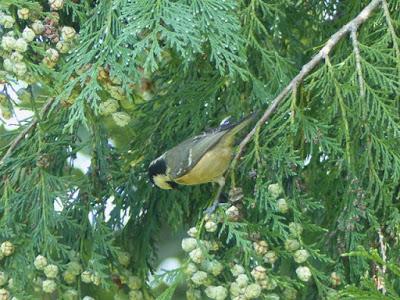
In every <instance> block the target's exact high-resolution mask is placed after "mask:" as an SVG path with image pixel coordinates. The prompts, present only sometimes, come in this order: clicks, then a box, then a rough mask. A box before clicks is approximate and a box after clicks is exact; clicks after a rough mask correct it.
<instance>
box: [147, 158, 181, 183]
mask: <svg viewBox="0 0 400 300" xmlns="http://www.w3.org/2000/svg"><path fill="white" fill-rule="evenodd" d="M149 178H150V181H151V182H152V183H154V184H155V185H156V186H158V187H159V188H160V189H163V190H171V189H174V188H176V187H177V183H176V182H174V181H172V180H171V178H170V177H169V176H168V175H167V163H166V161H165V158H164V157H162V156H161V157H159V158H157V159H155V160H153V161H152V162H151V163H150V165H149Z"/></svg>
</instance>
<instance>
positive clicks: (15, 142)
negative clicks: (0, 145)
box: [0, 98, 54, 166]
mask: <svg viewBox="0 0 400 300" xmlns="http://www.w3.org/2000/svg"><path fill="white" fill-rule="evenodd" d="M53 102H54V98H50V99H49V100H48V101H47V102H46V103H45V105H44V106H43V107H42V109H41V111H40V113H39V115H38V116H36V117H34V118H33V120H32V122H31V123H30V124H29V125H28V126H27V127H26V128H25V129H24V130H22V131H21V132H20V134H18V136H17V137H16V138H15V139H14V140H13V141H12V143H11V144H10V147H8V150H7V152H6V154H4V156H3V157H2V158H1V160H0V166H2V165H3V164H4V162H5V161H6V159H7V158H8V157H9V156H11V155H12V153H13V152H14V150H15V149H16V148H17V146H18V144H19V143H20V142H21V141H22V140H23V139H24V138H25V136H26V135H27V134H28V133H29V132H30V131H31V130H33V129H34V128H35V127H36V125H37V124H38V123H39V121H40V118H43V117H44V116H45V115H46V113H47V112H48V111H49V110H50V107H51V105H52V104H53Z"/></svg>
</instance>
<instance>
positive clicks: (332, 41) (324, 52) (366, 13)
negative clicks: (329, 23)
mask: <svg viewBox="0 0 400 300" xmlns="http://www.w3.org/2000/svg"><path fill="white" fill-rule="evenodd" d="M381 2H382V0H372V1H371V2H370V3H369V4H368V5H367V6H366V7H365V8H364V9H363V10H362V11H361V12H360V13H359V14H358V15H357V17H355V18H354V19H353V20H351V21H350V22H348V23H347V24H346V25H344V26H343V27H342V28H341V29H340V30H339V31H337V32H336V33H335V34H333V35H332V36H331V37H330V38H329V40H328V41H327V42H326V44H325V46H324V47H323V48H322V49H321V50H320V51H319V52H318V53H317V55H315V56H314V57H313V58H312V59H311V60H310V61H309V62H308V63H307V64H305V65H304V66H303V67H302V68H301V70H300V72H299V74H297V75H296V77H294V78H293V79H292V81H291V82H290V83H289V84H288V85H287V86H286V87H285V88H284V89H283V90H282V91H281V93H280V94H279V95H278V96H277V97H276V98H275V99H274V100H273V101H272V103H271V105H270V106H269V107H268V108H267V110H266V111H265V112H264V114H263V116H262V117H261V118H260V119H259V120H258V121H257V124H256V125H255V126H254V128H253V129H252V130H251V131H250V132H249V133H248V134H247V136H246V137H245V138H244V139H243V140H242V142H241V143H240V144H239V148H238V151H237V153H236V155H235V157H234V158H233V164H235V163H236V161H237V160H238V159H239V158H240V156H241V155H242V153H243V151H244V148H245V146H246V145H247V144H248V143H249V142H250V140H251V138H252V137H253V136H254V134H255V133H256V131H257V129H258V128H260V127H261V126H262V125H263V124H264V123H265V122H266V121H267V120H268V119H269V118H270V117H271V115H272V114H273V112H274V111H275V110H276V109H277V108H278V106H279V105H280V104H281V103H282V101H283V100H285V99H286V96H287V95H288V94H289V93H290V92H291V91H293V90H294V89H295V88H296V87H297V86H298V85H299V83H300V82H302V81H303V80H304V78H305V77H306V76H307V75H308V74H310V72H311V71H312V70H313V69H314V68H315V67H316V66H317V65H318V64H319V63H320V62H321V61H322V60H324V59H325V58H326V57H327V56H328V55H329V53H330V52H331V51H332V49H333V47H334V46H336V44H337V43H338V42H339V41H340V40H341V39H342V38H343V37H344V36H346V35H347V34H348V33H351V31H352V30H354V28H358V27H359V26H360V25H361V24H362V23H364V22H365V21H366V20H367V19H368V18H369V17H370V16H371V13H372V12H373V11H374V10H375V9H376V8H377V7H378V6H379V4H381Z"/></svg>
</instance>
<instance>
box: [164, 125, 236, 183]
mask: <svg viewBox="0 0 400 300" xmlns="http://www.w3.org/2000/svg"><path fill="white" fill-rule="evenodd" d="M228 131H229V130H223V131H214V132H210V133H204V134H201V135H198V136H195V137H193V138H190V139H188V140H186V141H183V142H182V143H180V144H179V145H177V146H175V147H174V148H172V149H170V150H169V151H167V152H166V153H165V159H166V160H167V165H173V166H174V167H173V168H172V169H171V170H169V175H170V176H171V177H172V178H178V177H181V176H183V175H185V174H186V173H187V172H189V171H190V170H191V169H192V168H193V167H194V166H195V165H196V164H197V163H198V162H199V160H200V159H201V158H202V157H203V155H204V154H205V153H206V152H207V151H208V150H209V149H211V148H212V147H213V146H214V145H216V144H217V143H218V141H219V140H220V139H221V138H222V137H223V136H224V135H225V134H226V133H227V132H228ZM168 161H173V162H174V163H173V164H168Z"/></svg>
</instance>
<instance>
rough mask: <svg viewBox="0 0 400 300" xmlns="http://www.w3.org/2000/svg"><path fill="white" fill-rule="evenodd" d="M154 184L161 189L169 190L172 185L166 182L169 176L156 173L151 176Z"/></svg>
mask: <svg viewBox="0 0 400 300" xmlns="http://www.w3.org/2000/svg"><path fill="white" fill-rule="evenodd" d="M153 181H154V184H155V185H156V186H158V187H159V188H160V189H163V190H171V189H172V187H171V186H170V185H169V184H168V183H167V181H170V179H169V177H168V176H166V175H160V174H159V175H156V176H154V177H153Z"/></svg>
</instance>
